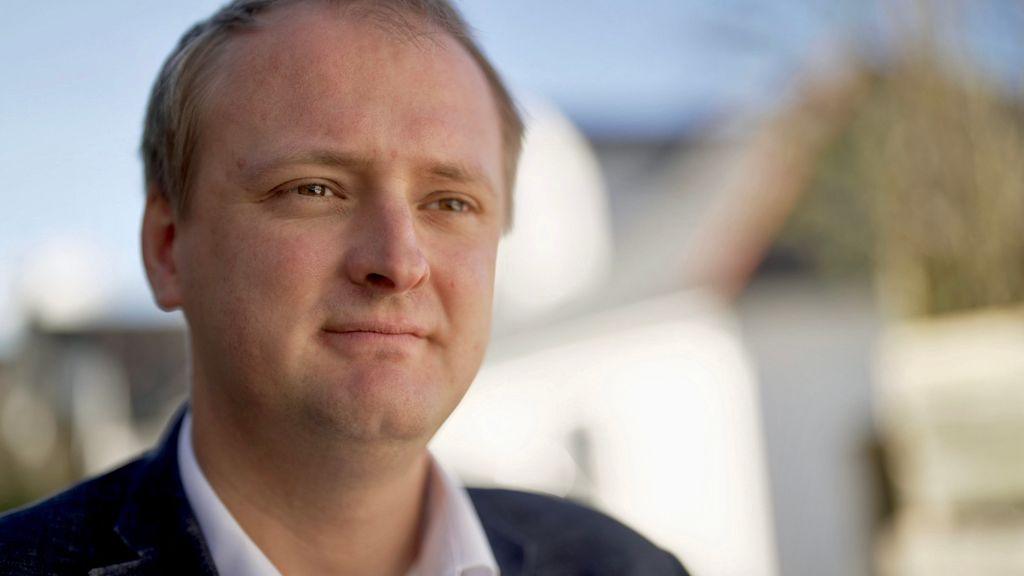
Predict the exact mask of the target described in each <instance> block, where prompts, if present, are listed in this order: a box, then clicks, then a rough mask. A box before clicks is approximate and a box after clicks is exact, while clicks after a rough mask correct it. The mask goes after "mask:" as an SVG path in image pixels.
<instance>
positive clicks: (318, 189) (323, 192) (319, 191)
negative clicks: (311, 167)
mask: <svg viewBox="0 0 1024 576" xmlns="http://www.w3.org/2000/svg"><path fill="white" fill-rule="evenodd" d="M289 192H295V193H296V194H298V195H300V196H313V197H316V198H329V197H331V196H337V195H338V194H335V193H334V190H332V189H331V188H330V186H327V185H326V184H320V183H317V182H309V183H306V184H299V185H298V186H295V187H293V188H291V189H290V190H289Z"/></svg>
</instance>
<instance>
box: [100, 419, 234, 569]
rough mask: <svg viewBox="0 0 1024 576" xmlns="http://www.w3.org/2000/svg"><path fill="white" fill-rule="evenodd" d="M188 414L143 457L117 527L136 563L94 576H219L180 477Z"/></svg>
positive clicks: (119, 565) (175, 421)
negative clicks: (183, 428) (180, 452)
mask: <svg viewBox="0 0 1024 576" xmlns="http://www.w3.org/2000/svg"><path fill="white" fill-rule="evenodd" d="M186 409H187V405H185V406H182V407H181V408H180V409H179V410H178V412H177V414H176V415H175V417H174V419H173V420H172V424H171V426H170V427H169V428H168V430H167V432H165V434H164V436H163V438H162V439H161V441H160V443H159V444H158V445H157V446H156V448H155V449H154V450H152V451H151V452H150V453H148V454H147V455H146V456H144V457H143V459H142V461H141V462H140V465H139V467H138V471H137V473H136V474H135V477H134V478H133V480H132V481H131V483H130V484H129V486H128V488H127V490H126V494H125V498H124V500H123V501H124V505H123V506H122V508H121V511H120V515H119V516H118V519H117V523H116V524H115V525H114V531H115V532H116V533H117V535H118V536H119V537H120V538H121V540H122V541H123V542H124V543H125V544H126V545H127V546H128V547H129V548H130V549H131V550H133V551H134V552H135V554H136V555H137V557H136V558H134V559H132V560H129V561H127V562H122V563H118V564H112V565H109V566H104V567H100V568H96V569H93V570H91V571H90V572H89V574H90V576H114V575H128V574H132V575H138V576H142V575H145V574H157V573H160V574H167V573H171V574H197V575H201V576H215V575H216V574H217V570H216V569H215V568H214V565H213V560H212V558H211V557H210V553H209V550H207V548H206V543H205V541H204V540H203V536H202V533H201V531H200V529H199V524H198V522H196V518H195V515H194V514H193V513H192V508H191V507H190V506H189V503H188V499H187V498H186V496H185V491H184V488H182V486H181V476H180V474H179V472H178V456H177V449H176V447H177V438H178V433H179V431H180V430H181V421H182V418H183V417H184V415H185V410H186Z"/></svg>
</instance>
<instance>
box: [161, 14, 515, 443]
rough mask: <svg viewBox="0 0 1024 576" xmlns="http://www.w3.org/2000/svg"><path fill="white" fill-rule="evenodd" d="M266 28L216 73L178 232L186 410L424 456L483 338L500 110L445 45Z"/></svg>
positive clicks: (320, 21) (494, 240)
mask: <svg viewBox="0 0 1024 576" xmlns="http://www.w3.org/2000/svg"><path fill="white" fill-rule="evenodd" d="M265 20H266V23H267V25H266V26H265V27H264V28H263V29H261V30H259V31H257V32H254V33H251V34H244V35H241V36H240V37H238V38H235V39H233V40H232V41H231V42H230V43H229V44H228V46H227V47H226V49H225V51H224V53H223V54H222V55H221V57H220V58H219V60H218V62H217V64H216V67H217V69H216V74H217V77H216V78H215V79H214V81H213V83H212V92H211V95H210V98H209V99H208V101H207V103H206V104H205V107H204V110H203V115H202V117H201V122H200V126H201V132H200V136H199V138H200V139H199V147H198V150H197V151H196V156H195V158H196V162H197V165H196V173H195V174H196V176H195V180H194V183H193V187H192V192H191V197H190V206H189V210H188V214H187V217H185V218H184V219H183V220H182V221H180V222H179V223H178V226H177V229H176V231H175V240H174V243H173V258H174V261H175V263H176V265H177V267H178V270H177V273H178V276H179V279H180V294H181V303H182V308H183V309H184V312H185V315H186V317H187V319H188V323H189V326H190V333H191V344H192V352H193V364H194V370H195V378H196V387H197V388H202V390H196V391H195V393H196V394H200V395H203V396H205V397H206V398H209V399H210V403H211V407H213V408H214V409H215V410H221V411H229V412H228V413H230V414H231V415H232V416H233V417H235V418H253V419H255V418H258V419H260V421H262V422H266V423H267V425H270V424H271V421H288V422H292V423H297V424H298V425H300V426H305V425H309V426H310V428H311V429H312V428H315V429H317V430H327V431H330V432H331V433H334V434H338V433H340V434H342V435H344V436H347V437H351V438H355V439H361V440H373V439H396V438H400V439H414V438H415V439H425V438H427V437H429V436H430V435H431V434H433V432H434V431H435V430H436V428H437V427H438V426H440V424H441V423H442V422H443V421H444V419H445V418H446V417H447V416H448V414H449V413H450V412H451V410H452V409H453V408H454V407H455V405H456V404H457V403H458V401H459V400H460V399H461V397H462V395H463V394H464V392H465V390H466V388H467V387H468V385H469V384H470V382H471V381H472V379H473V377H474V376H475V374H476V372H477V370H478V368H479V366H480V362H481V360H482V358H483V354H484V350H485V347H486V344H487V339H488V334H489V331H490V317H491V298H492V288H493V281H494V262H495V253H496V250H497V244H498V240H499V238H500V236H501V225H502V222H503V219H504V210H505V206H504V202H503V200H502V198H503V195H504V193H505V191H504V183H503V181H502V174H503V172H502V142H501V132H500V125H499V116H498V112H497V108H496V106H495V103H494V100H493V98H492V96H491V93H490V91H489V87H488V85H487V83H486V80H485V78H484V76H483V74H482V72H481V71H480V70H479V69H478V67H477V66H476V64H475V63H474V62H473V60H472V59H471V57H470V56H469V55H468V53H466V52H465V51H464V50H463V49H462V48H461V47H460V46H458V44H457V43H456V42H455V41H454V40H453V39H451V38H449V37H448V36H445V35H441V34H439V33H438V34H435V35H432V36H430V37H428V38H420V39H418V40H416V41H410V40H409V39H406V38H404V37H402V36H398V37H396V36H395V34H394V33H393V32H392V33H391V34H390V35H389V34H388V33H387V32H385V31H384V30H385V29H386V28H381V27H378V26H376V25H373V24H371V23H368V22H367V21H361V20H359V19H352V18H347V19H342V18H340V14H339V12H338V11H337V10H335V9H331V8H329V7H324V6H318V5H308V6H307V5H298V6H294V7H290V8H287V9H282V10H279V11H275V12H272V13H270V14H268V15H266V18H265ZM226 414H227V413H226Z"/></svg>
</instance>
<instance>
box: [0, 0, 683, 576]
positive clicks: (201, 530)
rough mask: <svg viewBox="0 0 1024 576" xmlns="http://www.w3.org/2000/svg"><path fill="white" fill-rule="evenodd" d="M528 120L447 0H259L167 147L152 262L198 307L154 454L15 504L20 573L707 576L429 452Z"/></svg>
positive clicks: (153, 203)
mask: <svg viewBox="0 0 1024 576" xmlns="http://www.w3.org/2000/svg"><path fill="white" fill-rule="evenodd" d="M521 135H522V125H521V122H520V120H519V118H518V116H517V113H516V111H515V107H514V105H513V104H512V101H511V99H510V98H509V96H508V93H507V92H506V90H505V88H504V87H503V86H502V84H501V82H500V80H499V78H498V76H497V74H496V73H495V72H494V70H493V69H492V68H491V67H490V65H489V64H488V63H487V61H486V60H485V59H484V57H483V56H482V55H481V53H480V52H479V50H478V49H477V48H476V46H475V45H474V43H473V41H472V39H471V38H470V36H469V34H468V32H467V30H466V26H465V25H464V23H463V22H462V20H461V18H460V17H459V15H458V13H457V12H456V11H455V10H454V9H453V8H452V7H451V6H449V5H448V4H447V2H445V1H444V0H419V1H416V0H403V1H398V0H392V1H382V0H375V1H351V0H350V1H341V0H334V1H331V0H291V1H289V0H237V1H236V2H234V3H232V4H230V5H229V6H227V7H225V8H224V9H222V10H221V11H220V12H218V13H217V14H215V15H214V16H212V17H211V18H210V19H209V20H207V21H205V22H202V23H200V24H199V25H197V26H196V28H194V29H193V30H192V31H191V32H189V33H188V34H186V36H185V37H184V38H183V39H182V42H181V43H180V45H179V46H178V48H177V50H176V51H175V52H174V53H173V54H172V55H171V56H170V58H169V59H168V61H167V63H166V64H165V67H164V69H163V71H162V73H161V75H160V77H159V78H158V80H157V83H156V86H155V87H154V91H153V95H152V97H151V102H150V107H149V110H148V114H147V120H146V130H145V135H144V142H143V156H144V160H145V164H146V180H147V187H148V191H147V201H146V209H145V214H144V217H143V225H142V248H143V258H144V261H145V265H146V272H147V275H148V278H149V281H150V285H151V287H152V290H153V293H154V296H155V299H156V301H157V303H158V304H159V306H160V307H161V308H163V309H165V310H173V309H179V308H180V309H181V310H183V311H184V314H185V317H186V319H187V321H188V326H189V349H190V352H191V399H190V402H189V405H188V407H187V409H186V410H185V411H184V414H183V415H181V416H179V418H177V419H176V420H175V423H174V425H173V426H172V428H171V430H170V432H169V433H168V434H167V435H166V437H165V439H164V440H163V442H162V444H161V445H160V446H159V447H158V448H157V449H156V450H155V451H154V452H153V453H151V454H149V455H147V456H145V457H143V458H141V459H139V460H136V461H134V462H132V463H129V464H128V465H126V466H125V467H123V468H121V469H119V470H116V471H114V472H111V473H109V474H107V475H105V476H103V477H100V478H98V479H94V480H91V481H88V482H86V483H83V484H81V485H79V486H77V487H75V488H73V489H71V490H70V491H68V492H65V493H63V494H61V495H58V496H56V497H55V498H53V499H51V500H49V501H46V502H43V503H41V504H38V505H36V506H34V507H30V508H27V509H25V510H21V511H18V512H15V513H13V514H11V515H8V516H7V517H5V518H4V519H3V520H0V572H2V573H5V574H6V573H13V574H93V575H100V574H156V573H159V574H214V573H221V574H225V575H233V574H246V575H247V574H356V575H365V574H373V575H402V574H410V573H411V574H422V575H432V574H458V575H466V576H468V575H473V576H485V575H493V574H497V573H498V571H499V569H500V572H501V574H505V575H510V574H683V573H684V572H683V569H682V567H681V566H680V565H679V563H678V562H677V561H676V560H675V559H674V558H672V557H671V556H670V555H668V554H666V553H665V552H663V551H661V550H658V549H657V548H655V547H654V546H653V545H651V544H650V543H648V542H646V541H645V540H644V539H643V538H641V537H640V536H638V535H637V534H635V533H633V532H632V531H630V530H629V529H627V528H625V527H623V526H622V525H620V524H618V523H616V522H615V521H613V520H610V519H608V518H606V517H604V516H601V515H599V514H597V513H595V512H592V511H589V510H587V509H584V508H582V507H579V506H576V505H573V504H570V503H566V502H562V501H558V500H555V499H550V498H546V497H541V496H536V495H527V494H521V493H514V492H507V491H488V490H473V491H468V492H467V491H466V490H465V489H463V488H462V487H460V486H459V485H458V484H457V483H456V482H455V481H454V480H453V479H452V478H451V477H450V476H448V475H447V474H446V473H445V472H444V470H443V469H441V468H440V466H439V465H438V464H437V463H436V462H434V461H433V459H432V458H431V457H430V455H429V453H428V452H427V450H426V445H427V442H428V440H429V439H430V437H431V436H432V435H433V434H434V432H435V431H436V430H437V429H438V427H439V426H440V425H441V423H442V422H443V421H444V420H445V418H447V417H448V415H449V414H450V413H451V411H452V410H453V409H454V407H455V406H456V404H457V403H458V402H459V400H460V399H461V398H462V396H463V394H464V393H465V391H466V388H467V387H468V386H469V384H470V382H471V381H472V380H473V377H474V376H475V374H476V372H477V370H478V368H479V366H480V363H481V361H482V358H483V354H484V350H485V347H486V344H487V338H488V333H489V328H490V317H491V296H492V288H493V281H494V263H495V253H496V249H497V244H498V241H499V238H500V237H501V235H502V231H503V230H504V228H505V227H506V226H507V224H508V222H509V221H510V214H511V209H512V207H511V191H512V183H513V182H512V181H513V175H514V173H515V166H516V160H517V156H518V153H519V142H520V140H521Z"/></svg>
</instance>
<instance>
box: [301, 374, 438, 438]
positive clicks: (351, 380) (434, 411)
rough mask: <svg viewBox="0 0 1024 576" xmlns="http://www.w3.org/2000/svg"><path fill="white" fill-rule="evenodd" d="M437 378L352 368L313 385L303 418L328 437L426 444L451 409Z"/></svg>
mask: <svg viewBox="0 0 1024 576" xmlns="http://www.w3.org/2000/svg"><path fill="white" fill-rule="evenodd" d="M436 382H437V381H436V380H433V381H431V380H426V379H423V378H422V377H420V378H416V377H414V375H413V374H410V370H409V369H408V367H403V366H389V365H377V366H372V367H366V368H358V367H353V369H352V370H350V371H349V372H348V373H346V374H345V377H344V378H341V379H334V380H327V381H322V382H321V383H320V384H319V385H317V386H315V388H316V391H315V392H314V393H313V394H311V395H310V396H309V399H310V401H309V403H308V404H307V406H305V410H304V412H305V413H306V414H305V422H306V423H308V424H310V425H311V426H310V429H311V431H313V432H314V433H316V434H319V435H327V436H328V437H329V438H327V440H330V439H331V438H333V439H335V440H337V441H340V442H348V441H359V442H413V441H422V442H424V443H425V442H426V441H428V440H429V439H430V437H431V436H433V434H434V432H436V431H437V429H438V428H439V427H440V426H441V424H442V423H443V422H444V420H445V419H446V418H447V417H448V415H449V414H450V413H451V411H452V409H454V403H446V402H445V400H444V399H445V398H447V397H448V396H449V394H450V391H447V390H436V389H434V387H435V386H436ZM448 404H451V405H448Z"/></svg>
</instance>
